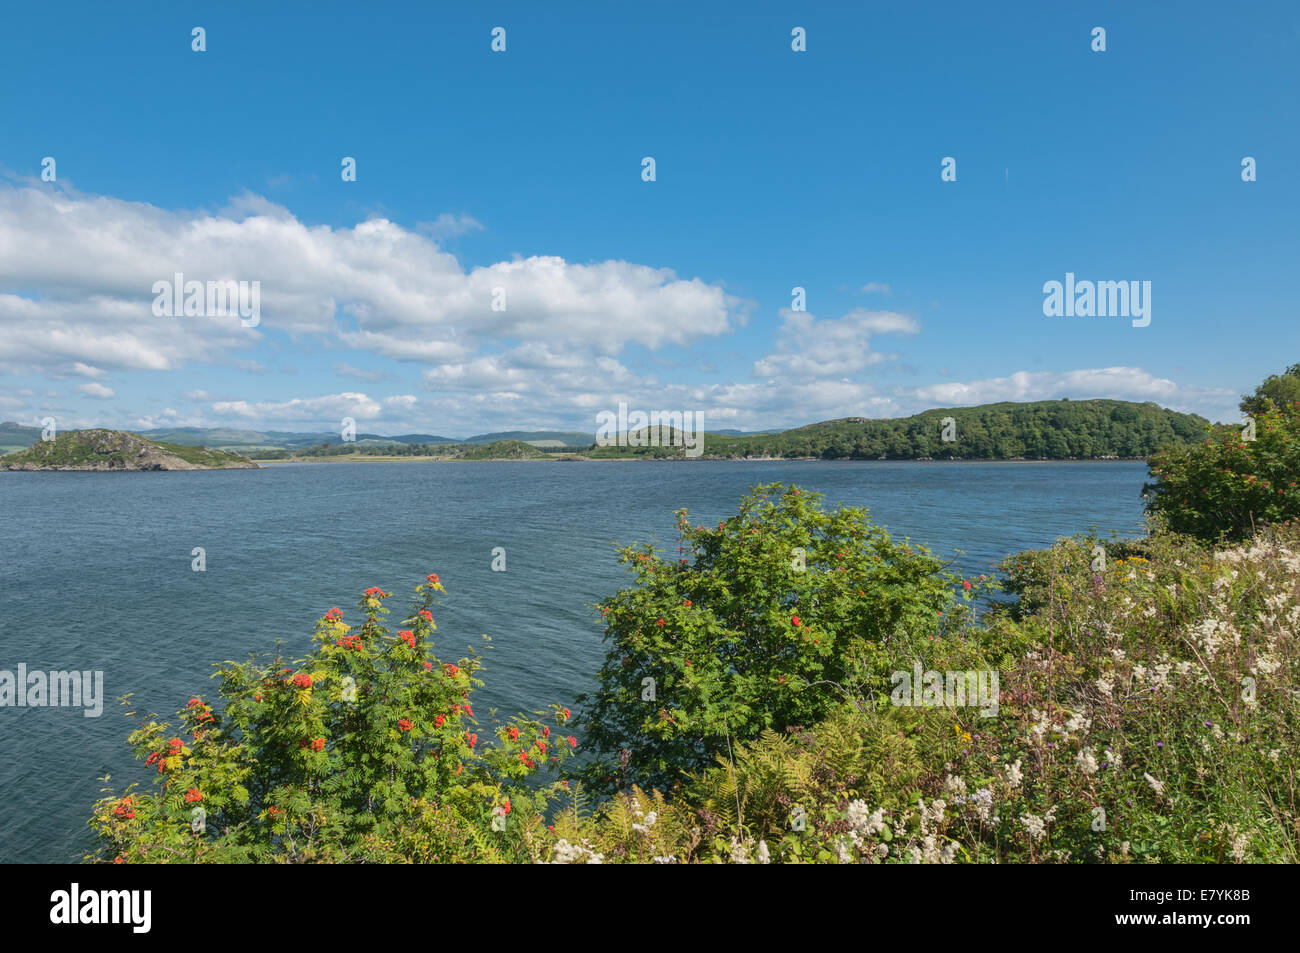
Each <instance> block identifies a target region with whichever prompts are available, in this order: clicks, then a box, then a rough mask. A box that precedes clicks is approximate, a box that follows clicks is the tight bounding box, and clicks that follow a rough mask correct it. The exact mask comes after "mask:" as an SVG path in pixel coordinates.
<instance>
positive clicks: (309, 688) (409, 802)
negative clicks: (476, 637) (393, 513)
mask: <svg viewBox="0 0 1300 953" xmlns="http://www.w3.org/2000/svg"><path fill="white" fill-rule="evenodd" d="M444 591H445V590H444V589H443V587H442V585H441V583H440V582H439V581H438V578H437V576H436V575H430V576H429V577H428V581H427V583H425V584H422V585H420V586H417V587H416V593H417V595H418V597H419V598H418V599H417V601H416V602H415V604H414V605H413V607H412V609H411V613H410V616H409V617H408V618H407V619H405V620H404V621H403V625H406V626H409V628H406V629H399V630H398V631H397V632H396V633H393V632H390V630H389V629H387V628H386V627H384V625H383V624H382V621H381V620H382V617H383V616H385V615H387V614H388V613H389V610H388V609H387V608H385V607H384V605H383V600H384V599H385V598H386V597H387V596H388V593H385V592H383V591H382V590H380V589H378V588H371V589H368V590H367V591H366V593H365V595H364V596H362V598H361V600H360V602H359V607H360V609H361V612H362V614H363V621H362V623H361V625H360V626H359V627H357V628H356V629H353V628H352V627H350V626H348V625H347V624H346V623H344V622H343V620H342V612H341V611H340V610H339V609H337V608H335V609H331V610H330V611H329V612H327V613H326V614H325V616H324V617H323V618H321V619H320V620H319V621H318V622H317V623H316V631H315V636H314V642H315V647H314V649H313V651H312V652H311V654H310V655H308V656H307V657H306V658H303V659H299V660H297V661H296V662H294V663H292V664H286V663H285V661H284V660H283V659H282V658H281V657H280V656H278V655H277V656H276V657H275V658H274V659H272V660H270V661H263V660H259V659H256V658H254V659H250V660H249V661H248V662H245V663H235V662H226V663H224V664H223V665H221V666H220V667H219V668H218V672H217V677H218V678H219V679H220V690H219V694H220V696H221V698H222V700H223V702H224V704H223V705H222V706H221V708H220V709H218V708H216V707H214V706H213V705H211V704H209V703H208V702H205V701H203V700H202V699H201V698H198V697H196V698H192V699H190V702H189V704H188V705H186V707H185V708H184V710H182V711H181V712H180V725H179V726H178V727H177V728H175V729H173V728H172V726H171V725H169V724H167V723H163V722H159V721H157V720H156V718H155V717H154V716H152V715H151V716H148V717H147V718H146V719H144V720H143V721H142V722H141V724H140V727H139V728H138V729H137V730H135V731H134V732H132V733H131V735H130V737H129V739H128V742H129V743H130V745H131V746H132V747H133V748H134V749H135V752H136V755H137V757H139V758H140V759H142V760H143V761H144V762H145V764H146V765H148V766H150V767H155V768H156V775H157V776H156V777H155V779H154V787H153V790H152V791H141V790H140V789H139V786H138V785H137V784H132V785H130V786H129V787H128V788H127V789H126V791H125V792H123V793H122V794H116V793H113V792H112V791H111V790H108V789H106V793H107V796H106V797H105V798H104V799H102V800H101V801H99V802H98V804H97V805H96V807H95V811H94V815H93V817H92V819H91V822H90V823H91V826H92V827H93V828H94V830H95V832H96V834H97V835H98V837H99V840H100V848H99V850H98V851H96V852H95V853H94V854H93V855H91V858H90V859H95V860H108V859H112V860H114V861H115V862H119V861H131V862H150V863H158V862H217V863H221V862H247V861H274V862H282V863H283V862H344V861H362V860H365V861H371V862H393V861H421V862H456V861H465V860H478V861H499V860H520V859H528V858H529V857H530V856H531V854H530V853H529V850H530V848H529V842H530V838H531V837H532V836H533V835H534V833H535V831H536V829H537V827H538V825H539V824H540V818H541V814H542V811H543V809H544V808H545V806H546V804H547V802H548V801H549V800H550V799H551V798H552V797H554V796H557V795H558V794H559V793H560V792H561V791H562V790H563V786H562V785H561V784H560V783H559V782H553V783H551V784H550V785H549V786H542V785H539V784H538V783H537V778H536V776H537V774H538V772H540V771H543V770H547V769H558V768H559V766H560V765H561V764H562V763H563V761H564V760H565V759H566V758H567V757H568V756H569V755H570V754H571V751H572V749H573V748H574V747H575V746H576V739H574V738H572V736H569V737H562V736H561V735H560V734H559V732H558V731H557V732H554V733H553V732H552V728H551V725H552V724H553V725H555V726H556V728H560V727H561V726H563V725H564V724H566V723H567V721H568V719H569V712H568V709H565V708H562V707H560V706H555V707H554V709H553V710H552V711H550V712H539V713H538V717H536V718H528V717H523V716H516V717H515V718H513V719H511V720H510V721H509V722H508V723H506V724H502V725H499V726H497V727H496V728H495V730H494V734H495V739H494V740H495V743H493V741H492V740H489V738H488V737H487V736H486V735H485V737H484V738H483V740H482V743H480V740H479V735H478V732H477V731H476V730H475V729H476V728H477V727H478V722H477V721H476V720H475V717H474V712H473V706H472V704H471V702H470V694H471V692H472V691H473V689H474V688H475V687H476V686H478V685H481V684H482V682H481V681H480V680H479V679H478V678H477V677H476V675H475V673H476V672H477V671H478V670H479V668H480V659H479V657H478V656H477V655H470V656H468V657H465V658H461V659H460V660H459V661H458V662H456V663H451V662H446V663H444V662H440V661H439V660H438V659H437V658H436V656H434V655H433V653H432V648H433V642H432V634H433V632H434V629H435V628H436V627H435V625H434V622H433V615H432V611H431V609H432V606H433V599H434V593H435V592H444Z"/></svg>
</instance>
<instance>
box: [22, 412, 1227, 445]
mask: <svg viewBox="0 0 1300 953" xmlns="http://www.w3.org/2000/svg"><path fill="white" fill-rule="evenodd" d="M949 420H951V424H950V425H945V422H946V421H949ZM1208 426H1209V421H1207V420H1206V419H1205V418H1203V417H1200V416H1197V415H1195V414H1184V413H1180V412H1178V411H1173V410H1168V409H1166V408H1163V407H1160V406H1159V405H1157V404H1155V403H1153V402H1150V401H1147V402H1144V403H1136V402H1133V401H1122V400H1109V399H1096V400H1069V399H1062V400H1047V401H1030V402H1023V403H1017V402H1012V401H1003V402H1000V403H995V404H980V405H977V406H973V407H952V408H937V409H933V410H926V411H922V412H921V413H918V414H914V415H912V416H910V417H894V418H868V417H842V418H839V419H836V420H824V421H820V422H818V423H813V424H807V425H805V426H801V427H794V428H791V429H789V430H765V431H750V432H741V431H737V430H734V429H725V430H710V429H709V428H708V426H707V418H706V425H705V428H704V437H705V443H704V451H703V457H704V458H713V459H718V458H724V459H747V458H748V459H752V458H816V459H826V460H838V459H853V460H868V459H870V460H902V459H930V458H941V459H948V458H952V459H963V460H1021V459H1043V460H1053V459H1107V458H1114V457H1128V458H1138V457H1146V456H1148V455H1149V454H1151V453H1153V452H1154V451H1155V450H1156V448H1157V447H1159V446H1161V445H1164V444H1185V443H1190V442H1194V441H1196V440H1199V439H1202V438H1203V437H1204V434H1205V432H1206V428H1208ZM40 433H41V430H40V428H39V427H29V426H25V425H22V424H17V423H14V422H12V421H11V422H7V423H3V424H0V452H2V451H13V450H16V449H19V448H23V447H28V446H31V444H33V443H35V442H36V441H37V440H38V439H39V437H40ZM137 433H138V434H139V435H140V436H142V437H144V438H146V439H148V440H154V441H160V442H165V443H170V444H174V445H181V446H206V447H211V448H213V449H215V450H229V451H234V452H238V453H244V454H250V455H253V456H258V457H259V458H262V459H273V458H284V457H288V456H294V457H297V456H313V455H329V456H338V455H339V454H340V453H348V452H350V451H352V450H355V451H356V453H358V454H361V455H365V456H374V455H383V453H384V450H385V448H392V450H393V452H394V453H395V454H396V455H399V456H404V457H405V456H427V455H445V456H451V457H456V458H460V459H480V458H482V456H483V455H482V454H481V453H474V454H468V453H467V452H465V451H463V450H461V451H457V450H455V449H454V448H456V447H467V446H487V445H497V446H505V445H515V444H524V445H527V446H530V447H533V448H534V449H536V450H538V451H544V453H541V454H539V456H541V457H545V456H546V455H547V454H549V455H552V456H553V455H555V454H557V453H563V452H565V451H570V452H582V453H584V454H585V455H588V456H591V457H594V458H598V459H600V458H611V457H629V458H630V457H644V456H649V457H659V458H662V457H673V456H677V455H683V448H681V447H680V446H665V445H663V444H664V443H668V442H670V441H665V440H659V439H656V440H655V441H654V443H655V444H658V445H655V446H649V445H647V446H635V445H631V446H629V445H628V443H630V442H629V441H620V445H619V446H601V447H595V446H594V444H595V440H596V438H595V434H594V433H584V432H582V431H574V430H509V431H499V432H495V433H484V434H476V435H474V436H471V437H465V438H461V439H458V438H455V437H446V436H441V435H437V434H426V433H408V434H399V435H394V436H385V435H383V434H375V433H358V434H357V435H356V439H355V441H344V440H343V439H342V436H341V435H340V434H338V433H333V432H305V433H304V432H297V431H280V430H265V431H259V430H237V429H227V428H199V427H186V428H173V429H155V430H145V431H138V432H137ZM647 442H648V441H647ZM344 447H347V448H348V449H347V450H344ZM433 447H443V448H448V449H445V450H443V451H439V452H438V453H437V454H433V453H431V452H430V450H429V448H433ZM330 448H332V449H330ZM313 449H315V451H316V452H315V453H313ZM322 451H328V452H327V454H323V453H322ZM512 453H513V451H512Z"/></svg>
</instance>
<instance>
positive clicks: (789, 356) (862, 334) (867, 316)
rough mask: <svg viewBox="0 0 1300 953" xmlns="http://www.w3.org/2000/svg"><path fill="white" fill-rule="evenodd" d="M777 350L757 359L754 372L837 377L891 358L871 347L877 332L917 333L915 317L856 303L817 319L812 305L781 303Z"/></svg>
mask: <svg viewBox="0 0 1300 953" xmlns="http://www.w3.org/2000/svg"><path fill="white" fill-rule="evenodd" d="M781 318H782V324H781V331H780V334H779V335H778V339H777V350H776V352H775V353H773V354H769V355H767V356H766V357H764V358H761V359H760V360H758V361H756V362H755V363H754V376H755V377H762V378H775V377H778V376H789V377H799V378H804V379H813V378H836V377H843V376H844V375H846V374H853V373H857V372H859V371H862V370H864V369H865V368H867V367H870V366H871V365H873V364H879V363H881V362H883V361H886V360H888V359H889V357H888V355H885V354H880V353H878V352H874V351H872V350H871V338H872V337H873V336H874V335H877V334H916V333H917V332H918V331H920V330H921V328H920V325H918V324H917V323H916V321H915V320H914V319H913V318H911V317H909V316H908V315H905V314H898V313H897V312H894V311H868V310H867V309H866V308H855V309H853V310H852V311H850V312H849V313H848V314H846V315H844V316H843V317H841V318H834V319H826V320H821V321H819V320H817V319H816V318H815V317H813V315H812V314H810V313H809V312H807V311H792V310H791V309H789V308H782V309H781Z"/></svg>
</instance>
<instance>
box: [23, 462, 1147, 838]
mask: <svg viewBox="0 0 1300 953" xmlns="http://www.w3.org/2000/svg"><path fill="white" fill-rule="evenodd" d="M1146 474H1147V471H1146V466H1145V464H1141V463H1118V462H1116V463H1038V464H1015V463H963V464H947V463H876V462H870V463H849V462H836V463H820V462H816V463H814V462H774V463H713V462H709V463H703V462H684V463H556V462H541V463H363V464H335V465H311V464H306V465H302V464H300V465H282V466H275V467H271V468H268V469H265V470H257V471H246V470H245V471H219V470H218V471H207V472H196V473H124V474H100V473H0V520H2V522H0V526H3V540H2V542H0V669H7V670H10V671H13V670H15V669H16V667H17V664H18V663H19V662H25V663H27V666H28V669H29V670H33V671H34V670H45V671H49V670H63V669H89V670H102V671H103V672H104V679H105V689H104V691H105V695H106V696H108V699H109V700H108V701H107V703H106V704H105V709H104V714H103V715H102V716H101V717H99V718H86V717H84V716H83V715H82V713H81V711H80V710H79V709H56V708H38V709H32V708H21V709H20V708H0V860H3V861H53V862H63V861H69V860H75V859H78V858H79V857H80V856H81V854H82V853H83V852H84V851H86V850H87V849H89V848H90V846H91V839H90V837H89V829H88V828H87V827H86V818H87V817H88V816H89V809H90V805H91V804H92V802H93V801H94V800H95V799H96V798H98V797H99V796H100V795H99V791H100V788H101V787H102V786H103V785H102V784H101V783H100V782H99V781H98V779H99V778H100V777H102V776H103V775H105V774H111V775H112V776H113V784H114V785H115V786H116V787H117V788H118V789H119V790H120V789H121V788H122V787H125V785H126V784H127V783H128V782H129V781H132V780H142V781H148V778H149V775H148V774H146V772H145V769H144V768H143V766H141V765H139V763H138V762H135V761H134V760H133V758H132V757H131V755H130V752H129V751H128V749H127V748H126V745H125V738H126V735H127V733H128V731H129V730H130V728H131V723H130V722H128V720H127V719H126V718H125V717H123V713H122V712H123V709H122V708H121V706H120V705H119V704H118V703H117V701H116V699H117V698H118V697H119V696H121V695H123V694H126V693H128V692H130V693H134V694H135V701H136V704H137V706H138V708H137V710H138V711H141V712H145V713H148V712H157V713H158V714H159V715H161V716H163V717H164V718H169V717H170V716H171V714H172V713H173V712H175V710H176V709H177V708H179V707H181V706H183V705H184V703H185V701H186V700H187V699H188V698H190V697H191V696H192V695H194V694H197V693H199V692H202V693H203V694H204V695H205V696H210V695H211V694H212V692H211V689H212V687H213V685H212V684H211V683H210V682H209V681H208V677H209V675H210V674H211V672H212V663H214V662H219V661H221V660H224V659H239V660H242V659H244V658H246V657H247V655H248V653H250V652H261V651H267V650H269V649H271V648H272V647H273V643H274V640H275V639H277V638H280V639H283V640H284V642H285V646H286V652H287V654H288V655H289V656H290V657H297V656H298V655H300V654H305V653H306V651H307V650H308V649H309V647H310V636H311V630H312V625H313V624H314V622H315V620H316V619H317V618H319V617H320V615H321V614H322V613H323V612H324V611H325V610H326V609H328V608H329V607H330V606H334V605H338V606H341V607H342V608H343V610H344V612H345V617H346V618H347V620H348V621H349V622H354V621H356V619H357V611H356V609H355V603H356V599H357V596H358V595H359V594H360V592H361V590H363V589H365V588H366V587H368V586H382V587H384V588H385V589H386V590H388V591H391V592H393V593H394V598H392V599H390V600H389V605H390V606H392V607H393V608H394V609H395V612H394V615H393V616H392V617H390V618H398V617H399V616H398V611H401V610H405V608H406V607H407V605H408V604H409V595H410V593H411V590H412V589H413V587H414V586H415V585H416V584H418V583H419V582H421V581H422V579H423V577H424V575H425V574H426V573H428V572H437V573H439V574H440V576H441V579H442V582H443V584H444V585H445V586H446V587H447V589H448V596H447V598H446V599H445V600H444V601H443V604H442V607H441V609H440V610H437V611H436V613H435V619H436V621H437V623H438V635H439V640H438V643H437V650H438V652H439V654H440V655H441V656H442V657H444V658H458V657H459V656H460V655H462V654H464V652H465V647H466V646H467V645H468V644H474V645H476V646H478V645H482V640H481V639H480V638H479V636H480V634H481V633H488V634H490V635H491V636H492V639H493V641H492V646H493V649H492V651H491V652H489V653H487V656H486V662H487V668H486V670H485V672H484V673H483V677H484V679H485V681H486V682H487V684H486V687H485V688H484V689H482V690H481V692H480V693H479V694H478V695H476V697H475V701H476V704H475V709H476V710H477V712H478V714H479V715H480V716H481V717H480V719H479V720H480V724H481V725H487V724H488V717H487V713H488V711H489V709H490V708H492V707H496V708H498V709H501V710H502V711H503V712H504V713H506V714H508V713H510V712H514V711H532V710H534V709H537V708H540V707H542V706H544V705H546V704H548V703H550V702H553V701H555V702H563V703H570V702H571V701H572V700H573V698H574V696H576V695H577V694H578V693H579V692H581V691H584V690H585V689H587V688H589V687H590V685H591V681H590V678H591V675H592V673H594V672H595V671H596V669H597V668H598V666H599V662H600V658H601V655H602V643H601V630H600V627H599V625H598V622H597V620H598V618H599V616H598V614H597V613H595V612H594V611H592V610H591V609H590V608H589V604H590V603H592V602H595V601H598V600H600V599H602V598H604V597H607V596H608V595H609V594H611V593H612V592H614V591H615V590H617V589H618V588H619V587H620V586H622V585H623V584H624V583H625V580H626V579H627V578H628V577H627V576H626V575H625V573H624V571H623V569H622V568H621V567H620V566H618V565H617V563H616V562H615V560H614V549H613V547H614V544H615V543H619V544H630V543H633V542H637V541H643V540H654V541H656V542H657V543H658V544H659V545H661V546H663V547H666V548H668V549H669V550H670V553H669V555H672V551H673V550H675V547H676V545H677V543H676V535H675V532H674V519H673V510H675V509H677V508H679V507H683V506H684V507H687V508H688V509H689V510H690V512H691V519H692V522H693V523H705V524H707V523H709V522H710V521H716V520H717V519H718V518H721V517H725V516H729V515H731V514H732V513H733V512H734V511H735V507H736V504H737V502H738V500H739V499H740V497H741V495H742V494H743V493H744V492H745V491H746V490H748V489H749V487H750V486H752V485H754V484H756V483H760V482H769V481H773V480H782V481H786V482H794V483H798V484H799V485H801V486H804V487H808V488H811V489H816V490H820V491H822V492H823V493H825V494H826V498H827V502H828V503H829V504H831V505H835V504H840V503H846V504H854V505H865V506H868V507H869V508H870V509H871V511H872V514H873V516H874V518H875V519H876V521H877V522H880V523H883V524H885V525H886V526H888V527H889V529H890V531H891V532H892V533H894V535H896V536H904V535H905V536H910V537H911V538H912V539H913V540H916V541H918V542H922V543H925V544H927V545H929V546H931V547H932V548H933V549H934V551H935V552H936V553H938V554H939V555H942V556H949V557H952V558H953V559H954V561H955V563H956V565H957V567H958V568H960V569H962V570H963V571H965V572H981V571H987V570H988V569H989V568H990V567H991V566H992V564H993V563H995V562H996V561H997V560H999V559H1000V558H1001V557H1002V556H1004V555H1006V554H1007V553H1010V552H1014V551H1017V550H1020V549H1026V548H1031V547H1039V546H1044V545H1047V544H1049V543H1051V541H1052V540H1053V539H1054V538H1055V537H1057V536H1058V535H1068V534H1072V533H1077V532H1083V531H1086V530H1088V529H1090V528H1093V527H1095V528H1096V529H1098V530H1099V531H1101V532H1102V533H1109V532H1110V531H1112V530H1115V531H1119V532H1123V533H1130V532H1135V531H1137V530H1138V529H1139V528H1140V526H1141V519H1142V505H1141V499H1140V496H1139V491H1140V488H1141V486H1142V483H1143V481H1144V479H1145V478H1146ZM196 546H201V547H203V548H204V549H205V550H206V552H207V571H206V572H194V571H192V570H191V568H190V562H191V556H190V552H191V550H192V549H193V548H194V547H196ZM495 546H503V547H505V549H506V554H507V572H505V573H494V572H492V571H491V558H492V556H491V554H492V549H493V547H495ZM954 550H962V551H964V555H962V556H956V555H955V554H954ZM480 730H481V729H480Z"/></svg>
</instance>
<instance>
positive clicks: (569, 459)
mask: <svg viewBox="0 0 1300 953" xmlns="http://www.w3.org/2000/svg"><path fill="white" fill-rule="evenodd" d="M250 459H251V460H252V461H253V462H254V463H256V464H258V465H259V466H262V467H265V466H274V465H276V464H287V463H313V464H316V463H690V464H697V463H884V464H895V463H964V464H976V463H1016V464H1020V463H1025V464H1043V463H1146V462H1147V458H1146V457H1061V458H1060V459H1054V460H1042V459H1039V460H1027V459H1015V458H1013V459H1009V460H998V459H977V460H971V459H952V460H948V459H945V460H935V459H921V458H917V459H910V460H879V459H877V460H843V459H833V460H828V459H825V458H822V457H707V456H706V457H699V458H696V459H690V458H681V457H649V456H642V457H579V456H556V457H554V458H545V459H539V458H537V457H531V458H528V459H520V458H518V457H499V458H495V459H487V460H466V459H464V458H463V457H440V456H414V455H411V456H381V455H378V454H376V455H373V456H370V455H366V456H343V455H339V456H335V457H290V458H285V459H278V460H276V459H265V458H260V457H251V458H250Z"/></svg>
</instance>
